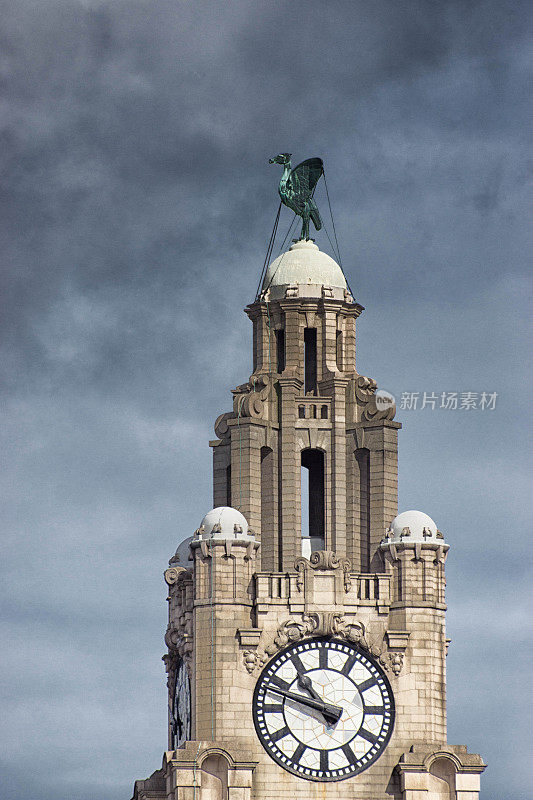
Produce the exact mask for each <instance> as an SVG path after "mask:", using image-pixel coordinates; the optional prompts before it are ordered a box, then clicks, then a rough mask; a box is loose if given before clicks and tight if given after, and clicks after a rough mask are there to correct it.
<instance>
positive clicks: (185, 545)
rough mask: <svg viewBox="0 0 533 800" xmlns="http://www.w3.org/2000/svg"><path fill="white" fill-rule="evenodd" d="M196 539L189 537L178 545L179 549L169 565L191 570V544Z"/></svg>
mask: <svg viewBox="0 0 533 800" xmlns="http://www.w3.org/2000/svg"><path fill="white" fill-rule="evenodd" d="M193 538H194V537H192V536H188V537H187V539H184V540H183V541H182V542H180V544H179V545H178V549H177V550H176V552H175V553H174V555H173V556H172V558H171V559H170V561H169V564H172V565H173V566H174V565H176V564H178V565H179V566H180V567H185V569H188V568H189V562H190V561H192V555H191V549H190V544H191V542H192V540H193Z"/></svg>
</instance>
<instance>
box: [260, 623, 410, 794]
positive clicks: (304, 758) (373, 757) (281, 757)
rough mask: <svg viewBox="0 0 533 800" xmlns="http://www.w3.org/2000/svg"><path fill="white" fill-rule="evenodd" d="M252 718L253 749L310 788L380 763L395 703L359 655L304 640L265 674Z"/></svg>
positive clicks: (348, 646) (373, 666) (331, 643)
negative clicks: (258, 745) (257, 747)
mask: <svg viewBox="0 0 533 800" xmlns="http://www.w3.org/2000/svg"><path fill="white" fill-rule="evenodd" d="M302 676H303V681H304V682H306V685H307V687H310V688H304V684H303V683H302V682H301V679H302ZM299 684H300V685H299ZM280 690H281V692H282V693H288V695H289V696H288V695H287V694H282V693H280ZM295 695H299V696H301V697H302V700H303V702H302V701H298V700H296V699H295ZM313 698H314V700H313ZM306 701H307V702H306ZM317 701H318V702H317ZM321 703H322V705H323V706H324V707H323V708H322V710H321V708H320V706H321ZM324 703H325V704H326V705H324ZM313 705H314V707H313ZM334 709H337V710H336V711H334ZM341 709H342V714H340V715H339V711H340V710H341ZM324 710H325V712H326V714H328V713H329V714H331V715H332V716H331V717H329V718H328V717H324ZM252 714H253V720H254V725H255V730H256V733H257V736H258V738H259V741H260V742H261V744H262V745H263V747H264V749H265V750H266V752H267V753H268V755H269V756H270V757H271V758H272V759H273V760H274V761H276V762H277V763H278V764H279V765H280V766H281V767H283V769H285V770H287V771H288V772H291V773H292V774H293V775H297V776H298V777H300V778H304V779H305V780H309V781H320V782H325V781H342V780H346V779H347V778H352V777H354V776H355V775H358V774H359V773H361V772H363V771H364V770H366V769H368V767H370V766H371V764H373V763H374V762H375V761H377V759H378V758H379V757H380V756H381V755H383V753H384V751H385V748H386V747H387V745H388V743H389V740H390V737H391V735H392V732H393V729H394V719H395V706H394V695H393V693H392V689H391V685H390V683H389V680H388V678H387V676H386V675H385V673H384V671H383V669H382V668H381V667H380V666H379V664H378V663H377V662H376V661H375V660H374V659H373V658H372V656H370V655H369V654H368V653H367V652H366V651H365V650H363V649H362V648H360V647H358V646H357V645H355V644H352V643H351V642H347V641H343V640H338V639H333V638H330V637H320V638H313V639H303V640H301V641H299V642H295V643H294V644H291V645H289V646H288V647H286V648H285V649H284V650H282V651H280V652H279V653H277V654H276V655H275V656H274V657H273V658H272V659H271V660H270V661H269V662H268V664H267V665H266V666H265V667H264V668H263V670H262V672H261V674H260V676H259V678H258V680H257V684H256V687H255V690H254V695H253V705H252ZM335 716H336V717H337V718H338V719H337V720H336V719H335ZM291 750H292V753H291ZM344 762H345V763H344Z"/></svg>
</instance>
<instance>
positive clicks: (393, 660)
mask: <svg viewBox="0 0 533 800" xmlns="http://www.w3.org/2000/svg"><path fill="white" fill-rule="evenodd" d="M311 636H335V637H337V638H339V639H346V640H347V641H349V642H354V643H355V644H358V645H360V646H361V647H363V648H364V649H365V650H366V651H367V652H368V653H370V654H371V655H372V656H374V658H376V659H377V660H378V661H379V663H380V664H381V665H382V666H383V667H384V668H385V669H386V670H389V671H390V672H392V673H393V674H394V675H399V674H400V672H401V669H402V666H403V661H404V653H403V652H398V649H399V647H398V645H397V644H396V647H395V650H394V651H392V652H389V650H388V646H387V640H386V639H384V640H382V641H381V642H380V643H379V644H377V643H373V642H372V641H369V639H368V637H367V635H366V632H365V626H364V624H363V623H362V622H361V621H359V620H349V619H346V618H345V617H344V616H343V615H342V614H341V613H339V612H336V611H331V612H327V611H310V612H309V613H306V614H302V617H301V619H300V620H299V619H294V618H291V619H288V620H285V622H283V623H282V624H281V625H280V626H279V627H278V629H277V632H276V634H275V636H274V637H273V639H272V640H271V641H270V642H269V643H268V644H267V645H266V646H264V647H263V648H262V649H257V650H245V651H244V653H243V661H244V665H245V667H246V669H247V670H248V672H249V673H253V672H254V671H255V669H256V668H257V667H263V666H264V665H265V664H266V663H267V662H268V661H269V659H270V658H272V656H274V655H275V654H276V653H277V652H278V651H279V650H282V649H283V648H284V647H286V646H287V645H288V644H290V643H292V642H297V641H299V640H300V639H304V638H306V637H311ZM402 641H403V640H402ZM405 646H406V642H405V645H403V649H404V650H405ZM389 647H390V645H389Z"/></svg>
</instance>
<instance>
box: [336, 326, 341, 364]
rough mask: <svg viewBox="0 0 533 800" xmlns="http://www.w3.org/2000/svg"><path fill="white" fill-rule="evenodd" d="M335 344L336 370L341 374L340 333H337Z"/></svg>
mask: <svg viewBox="0 0 533 800" xmlns="http://www.w3.org/2000/svg"><path fill="white" fill-rule="evenodd" d="M335 344H336V346H337V353H336V356H337V369H338V370H339V372H342V331H337V338H336V340H335Z"/></svg>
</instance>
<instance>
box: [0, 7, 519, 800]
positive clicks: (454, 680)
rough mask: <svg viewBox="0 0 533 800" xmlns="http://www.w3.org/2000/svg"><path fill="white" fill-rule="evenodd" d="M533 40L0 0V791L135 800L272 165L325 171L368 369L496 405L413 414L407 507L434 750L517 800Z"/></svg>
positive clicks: (401, 12)
mask: <svg viewBox="0 0 533 800" xmlns="http://www.w3.org/2000/svg"><path fill="white" fill-rule="evenodd" d="M528 23H529V15H528V6H527V4H526V3H520V2H470V1H469V2H447V3H439V2H429V0H428V2H416V0H413V1H412V2H401V1H400V0H395V2H372V3H362V2H335V1H334V0H332V1H331V2H327V3H324V2H323V0H321V2H294V1H293V2H290V3H289V2H268V3H253V2H231V3H212V2H209V3H205V2H204V3H201V2H195V3H188V2H179V1H178V0H174V1H173V2H167V0H160V1H159V2H157V3H148V2H133V0H132V1H131V2H128V1H127V0H116V2H98V1H97V0H94V2H91V0H86V1H85V2H81V1H80V2H74V0H46V2H39V3H37V2H34V0H31V1H30V0H17V2H11V1H8V2H4V3H3V4H2V43H1V53H2V56H1V60H0V81H1V83H2V98H3V100H2V111H1V122H0V137H1V142H2V148H1V153H2V155H1V158H2V174H1V180H0V204H1V212H2V223H1V225H2V228H1V234H0V235H1V242H2V248H3V253H4V258H3V264H4V269H3V278H2V281H3V289H2V297H3V315H2V321H1V322H0V326H1V331H2V341H3V345H2V364H3V368H4V370H3V371H4V378H5V398H6V400H5V409H4V426H3V432H2V436H3V440H2V441H3V452H4V453H5V454H6V464H7V469H6V471H5V477H4V492H5V497H6V502H5V505H4V511H3V527H4V530H5V554H6V580H5V585H6V599H5V604H4V606H3V608H4V612H3V616H2V626H3V627H2V630H3V636H4V641H5V642H7V643H8V644H9V646H10V656H9V659H8V660H7V663H6V681H5V685H6V686H9V689H8V690H7V696H6V700H5V708H6V723H5V725H4V731H5V732H6V733H7V736H5V747H4V764H5V775H6V786H7V787H8V788H7V790H6V792H5V793H4V795H5V797H6V800H15V798H19V797H22V796H29V795H31V796H37V795H38V796H39V797H40V798H42V799H43V800H47V798H49V797H50V798H52V797H54V798H67V797H68V798H69V800H72V799H73V798H76V799H78V798H79V800H89V798H91V799H92V798H94V797H95V796H100V795H103V794H105V796H106V797H109V798H117V799H118V798H119V797H127V796H128V791H129V790H130V787H131V782H132V780H133V778H135V777H141V776H144V775H148V774H149V773H151V772H152V771H153V769H154V768H155V767H156V766H158V764H159V760H160V751H161V748H162V746H164V738H165V719H164V715H165V703H166V699H165V690H164V680H163V673H162V666H161V664H160V662H159V660H158V659H159V653H160V652H161V650H162V642H161V632H162V630H163V628H164V626H165V619H164V613H165V610H164V602H163V599H164V594H163V591H164V590H163V588H162V584H161V578H160V572H161V570H162V569H163V567H164V565H165V563H166V560H167V559H168V557H169V555H170V554H171V552H172V550H173V549H174V547H175V546H176V544H177V543H178V542H179V541H180V540H181V539H182V538H184V537H185V536H186V535H189V534H190V532H191V531H192V530H194V528H195V527H196V526H197V524H198V521H199V519H200V518H201V516H202V515H203V513H204V512H205V511H206V510H207V509H208V507H209V505H210V502H211V501H210V494H211V489H210V462H209V452H208V448H207V441H208V439H209V438H211V436H212V435H213V434H212V421H213V420H214V419H215V417H216V416H217V415H218V414H219V413H220V412H221V411H223V410H226V409H227V408H229V405H230V397H229V395H228V390H229V389H230V388H231V387H233V386H235V385H236V384H237V383H241V382H242V381H243V380H244V379H246V377H247V376H248V374H249V372H250V369H251V367H250V352H249V341H250V331H249V323H248V321H247V320H246V318H245V317H244V315H243V314H242V312H241V309H242V307H243V306H244V305H245V304H246V303H247V302H249V301H250V300H251V299H252V298H253V294H254V292H255V288H256V283H257V280H258V276H259V272H260V268H261V264H262V261H263V258H264V252H265V249H266V243H267V241H268V237H269V234H270V230H271V226H272V223H273V219H274V216H275V213H276V208H277V202H278V200H277V196H276V192H275V187H276V182H277V180H278V179H279V169H278V167H272V166H269V165H268V163H267V162H268V158H269V157H270V156H272V155H275V154H276V153H277V152H280V151H285V150H288V151H292V152H293V153H294V154H295V158H300V157H301V158H305V157H308V156H310V155H314V154H316V155H322V156H323V157H324V158H325V160H326V170H327V176H328V185H329V189H330V194H331V199H332V203H333V207H334V212H335V218H336V227H337V231H338V233H339V239H340V247H341V253H342V255H343V260H344V266H345V268H346V272H347V274H348V278H349V280H350V283H351V285H352V287H353V289H354V292H355V294H356V296H357V299H358V300H360V301H361V302H362V303H363V304H364V305H365V306H366V307H367V311H366V312H365V315H364V316H363V318H362V320H361V323H360V325H359V339H358V353H359V355H358V358H359V369H360V371H361V372H362V373H363V374H370V375H373V376H375V377H377V378H378V379H379V382H380V384H382V385H383V386H384V387H386V388H388V389H390V390H391V391H393V392H394V393H395V394H396V395H397V396H400V395H401V393H402V392H403V391H420V392H423V391H424V390H427V391H438V390H446V391H454V390H458V391H468V390H473V391H483V390H488V391H498V392H499V400H498V406H497V409H496V410H495V411H494V412H487V413H486V414H484V415H483V414H478V415H477V416H475V415H474V416H470V417H468V416H465V415H463V416H461V415H460V414H459V412H449V413H448V415H446V413H445V412H440V414H439V413H438V412H427V413H426V412H408V411H405V412H400V413H399V415H398V416H399V417H400V418H401V419H402V421H403V422H404V423H405V427H404V431H403V434H402V440H401V448H402V449H401V451H400V452H401V462H400V464H401V469H400V476H401V505H402V507H404V508H405V507H421V508H423V509H424V510H426V511H427V512H428V513H430V514H431V515H432V516H434V517H435V519H436V520H437V521H438V522H439V527H441V528H442V529H443V530H445V531H446V532H447V536H448V538H449V539H450V541H451V542H452V545H453V548H452V551H451V555H450V559H449V562H448V568H447V569H448V573H447V574H448V584H449V600H450V619H449V625H450V630H451V635H452V637H453V638H454V645H453V646H452V649H451V652H450V658H449V682H450V693H449V696H450V706H449V714H450V741H453V742H459V743H460V742H462V741H468V742H469V745H470V747H471V749H473V750H475V749H479V750H480V751H481V752H482V754H483V755H484V757H485V758H486V759H487V760H488V761H490V762H491V768H490V771H489V772H488V773H487V774H486V777H485V782H484V795H483V796H484V798H485V800H499V799H500V798H501V797H503V796H512V797H513V800H520V799H521V798H524V800H525V793H524V790H523V786H525V785H527V780H526V779H525V778H524V777H521V775H520V773H521V771H522V772H523V769H522V768H521V765H520V763H519V762H518V760H517V759H516V756H515V755H513V750H514V746H515V745H516V743H517V742H519V741H520V740H521V736H520V735H519V730H520V728H521V726H522V725H523V724H525V723H522V722H521V720H522V719H523V716H522V715H521V714H519V713H518V709H519V707H520V703H521V701H520V693H519V690H518V686H519V674H520V665H518V666H517V664H518V660H520V659H523V658H525V656H523V653H524V652H525V643H524V641H523V631H524V629H525V627H526V625H527V620H525V619H524V617H523V616H521V615H520V613H519V609H518V605H517V603H516V600H517V599H520V601H521V602H522V604H523V605H524V606H525V605H526V602H527V601H526V586H527V583H526V577H527V576H526V574H525V573H526V569H525V566H524V565H525V564H526V563H527V562H526V560H525V559H524V558H523V557H522V554H521V553H520V552H519V547H520V542H521V541H522V539H523V535H522V533H518V532H523V531H524V530H527V525H528V520H527V519H526V518H525V514H522V512H521V511H520V501H521V498H522V497H523V496H524V494H525V480H526V477H525V472H524V460H525V458H526V456H525V452H526V445H527V443H526V442H525V441H524V438H525V437H524V436H523V433H522V427H521V426H522V422H521V420H522V419H523V415H524V413H526V408H527V405H528V404H527V396H526V393H525V392H523V391H520V392H518V391H517V387H518V386H520V380H521V379H520V377H519V376H520V374H521V371H522V365H523V364H525V363H527V360H528V357H529V353H528V347H527V344H526V340H525V336H524V328H525V327H526V324H525V320H526V319H527V318H528V314H527V312H526V308H527V306H526V297H525V291H526V277H527V276H526V270H527V257H526V256H527V254H528V253H529V252H530V251H531V242H530V239H529V238H528V237H529V233H528V231H529V225H528V224H527V222H526V220H527V214H528V211H529V205H530V196H531V194H530V185H531V184H530V176H531V164H532V161H531V154H530V151H529V150H528V140H527V133H526V132H527V131H528V127H527V119H528V115H529V114H530V100H529V91H530V89H529V87H530V80H529V75H528V69H527V64H528V63H530V62H528V59H529V58H530V50H531V48H530V45H529V42H530V41H531V39H530V38H528V36H529V30H530V29H529V28H528ZM317 196H318V199H319V204H320V208H321V209H323V211H324V217H325V218H326V223H327V224H328V225H329V231H330V234H331V233H332V230H331V224H330V223H328V221H327V201H326V197H325V193H324V189H323V188H319V192H318V195H317ZM289 222H290V215H289V214H288V212H287V213H284V214H283V216H282V220H281V224H280V230H281V229H282V228H283V234H284V233H285V231H286V229H287V227H288V225H289ZM319 244H320V246H321V247H323V248H324V249H327V248H328V243H327V239H325V237H322V238H320V240H319ZM489 413H490V414H492V416H489ZM454 414H455V415H454ZM517 535H518V541H517ZM502 551H503V552H502ZM496 596H497V597H498V598H499V601H498V603H496V602H495V597H496ZM480 631H481V632H480ZM483 631H484V632H483ZM509 638H512V640H513V642H514V646H513V648H512V649H511V648H510V647H509ZM493 652H498V654H499V657H498V659H497V660H496V659H495V658H493V656H492V653H493ZM496 662H497V663H496ZM472 675H475V676H476V680H475V681H473V680H472V678H471V676H472ZM501 675H505V686H506V687H508V688H507V689H506V690H505V691H504V690H503V689H502V692H501V697H499V699H498V707H497V717H498V728H497V732H496V733H494V734H493V733H492V731H495V730H496V729H495V728H494V723H493V716H492V715H491V712H492V698H493V689H494V686H500V685H501V683H500V676H501ZM465 676H468V677H467V679H466V680H465ZM36 705H37V706H38V707H39V721H38V724H35V707H36ZM465 705H466V706H468V708H469V713H468V715H465V714H464V708H465ZM489 729H490V732H488V731H489ZM125 731H128V732H129V734H128V735H127V736H125ZM80 732H81V734H80ZM517 732H518V733H517ZM526 738H527V736H526V733H525V731H524V733H523V740H524V741H525V740H526ZM80 741H83V746H81V745H79V744H78V743H79V742H80ZM502 743H503V744H502ZM505 743H514V744H513V747H511V745H510V744H509V745H507V744H505ZM505 748H507V749H505ZM30 751H31V752H32V754H33V756H32V757H33V758H34V759H37V760H36V761H33V763H34V765H35V772H36V775H37V776H39V775H42V776H43V778H42V779H41V778H39V777H33V778H32V777H28V774H27V771H26V768H25V763H26V758H27V753H28V752H30ZM523 758H525V757H524V756H523ZM523 763H524V762H523ZM96 765H98V767H97V768H96ZM522 766H523V764H522Z"/></svg>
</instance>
